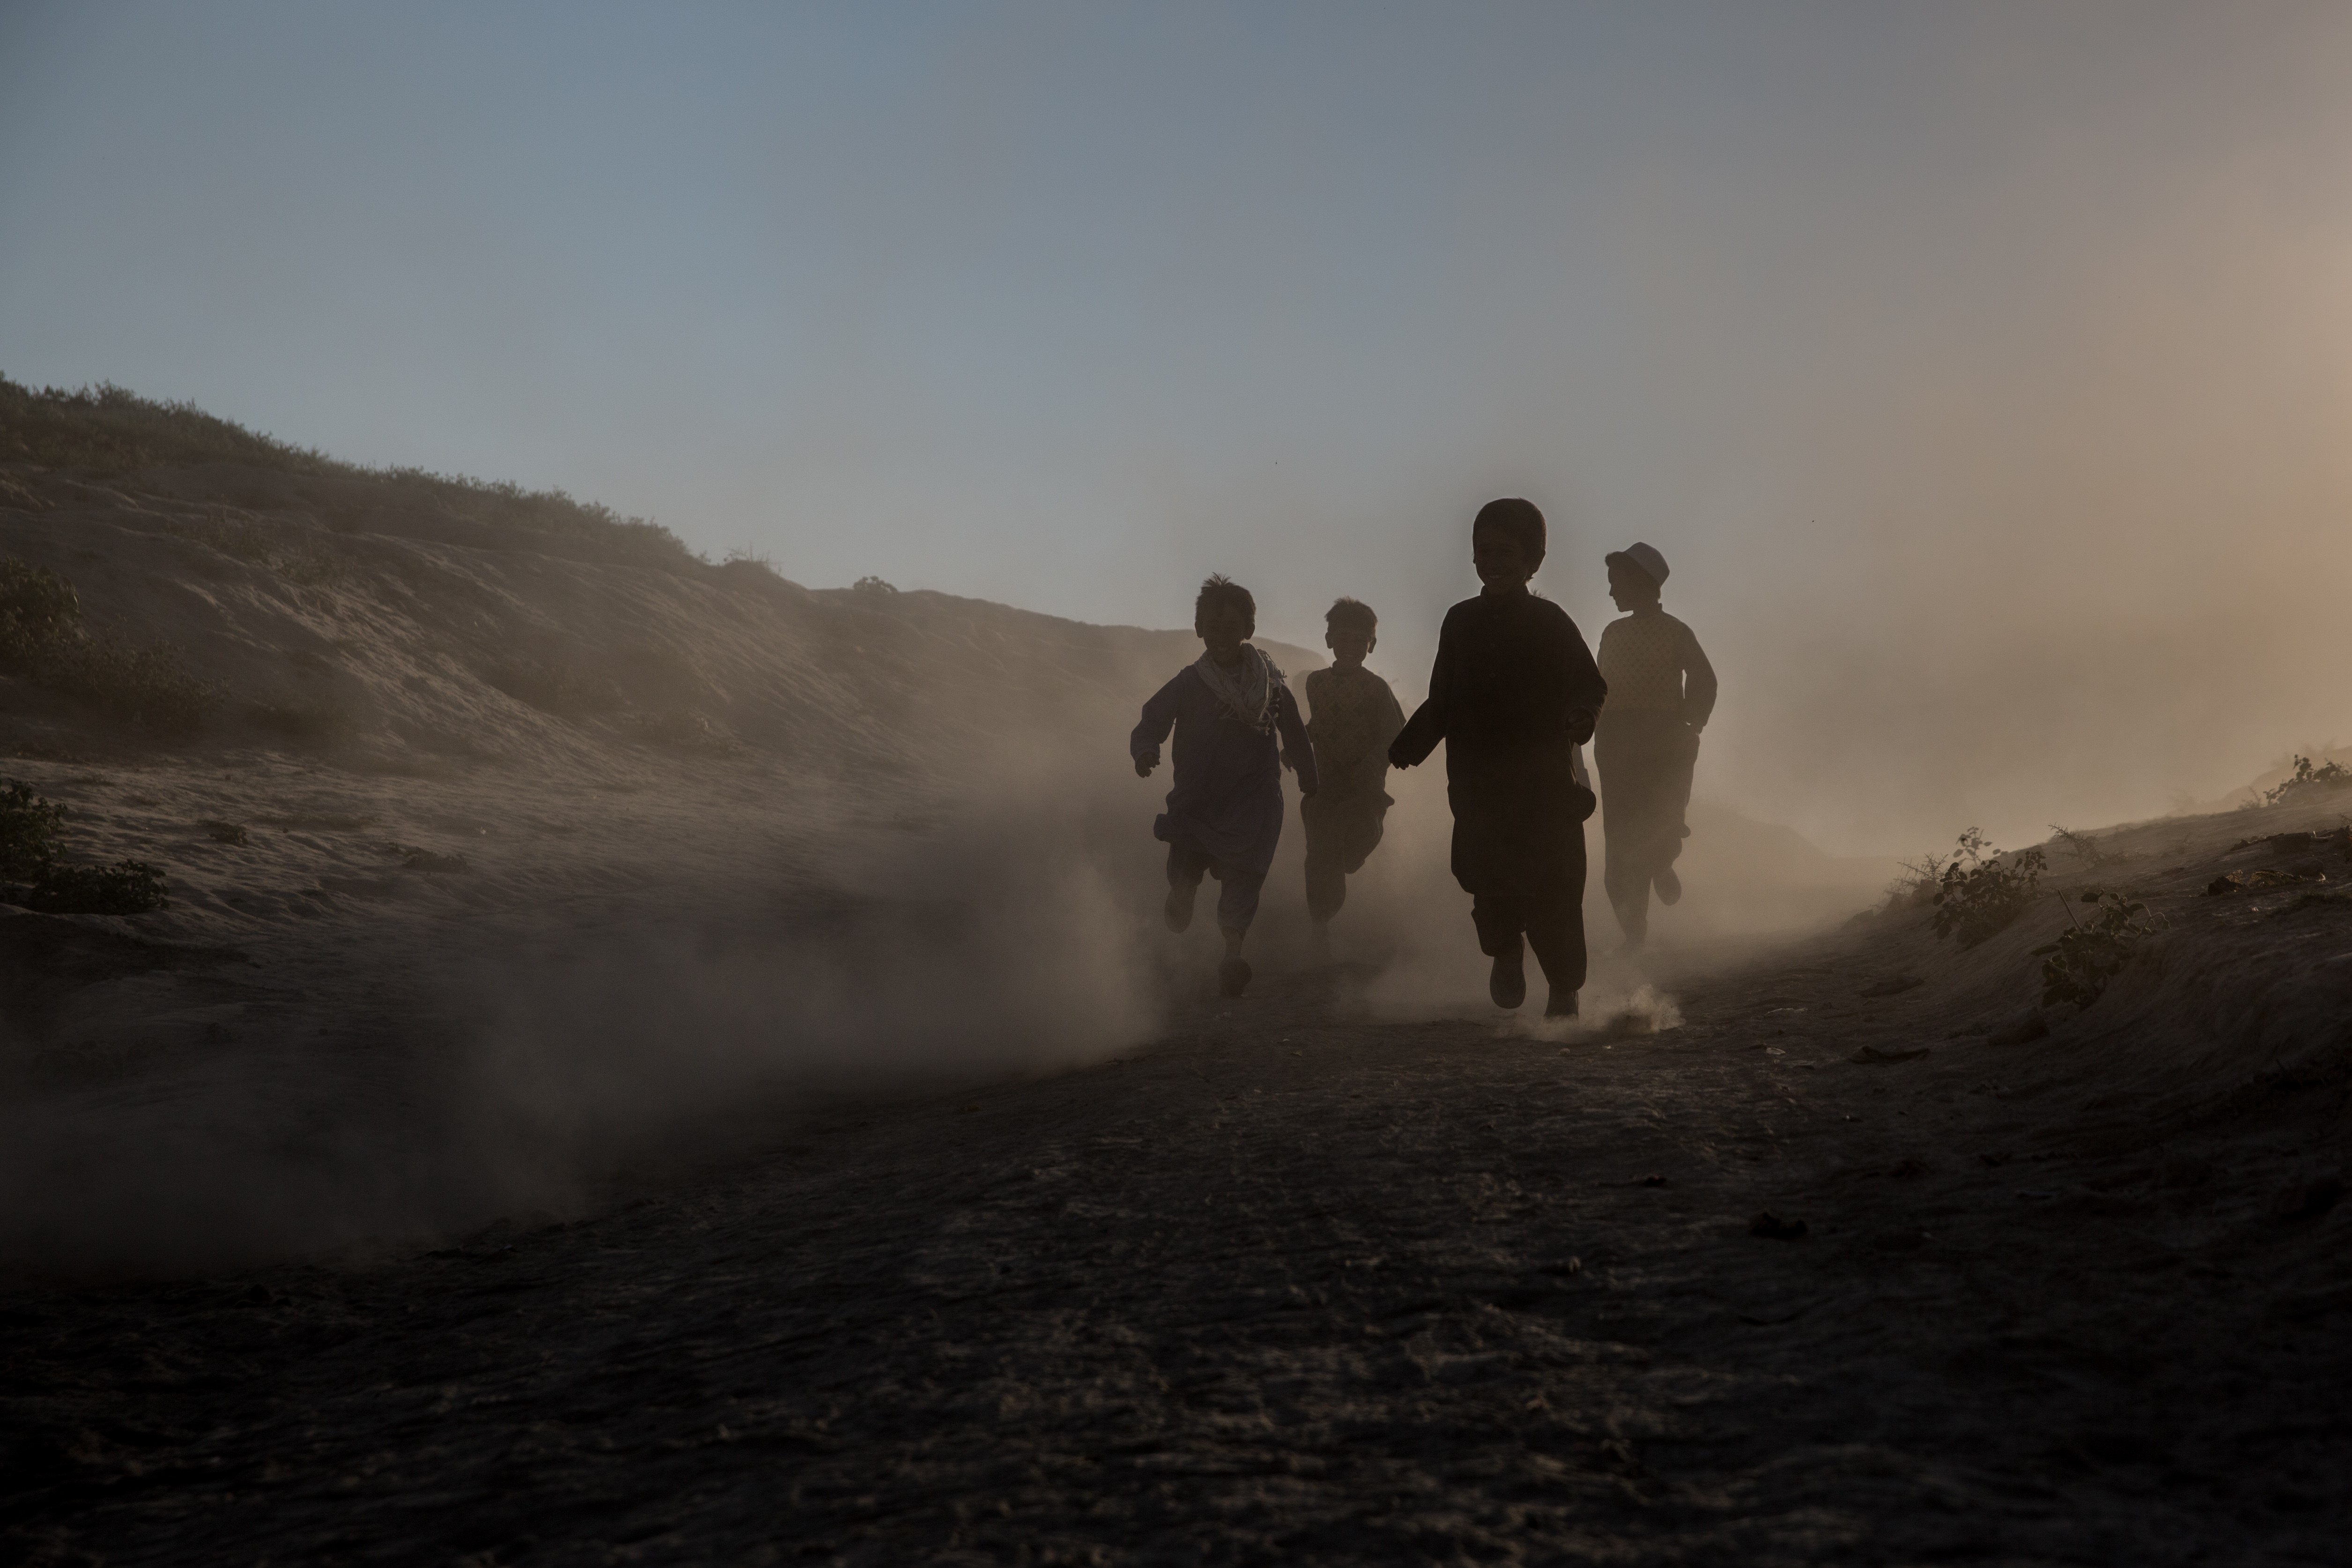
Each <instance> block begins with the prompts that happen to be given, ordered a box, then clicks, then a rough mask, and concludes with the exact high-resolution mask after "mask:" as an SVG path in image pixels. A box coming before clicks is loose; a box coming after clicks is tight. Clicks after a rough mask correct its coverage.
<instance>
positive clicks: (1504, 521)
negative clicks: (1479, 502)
mask: <svg viewBox="0 0 2352 1568" xmlns="http://www.w3.org/2000/svg"><path fill="white" fill-rule="evenodd" d="M1482 528H1491V529H1494V530H1496V531H1497V532H1500V533H1502V534H1503V535H1505V536H1506V537H1507V538H1511V539H1516V540H1517V541H1518V542H1519V548H1520V549H1521V550H1524V551H1526V552H1527V556H1528V562H1529V563H1532V564H1536V565H1540V564H1542V563H1543V558H1544V515H1543V513H1541V512H1539V511H1538V510H1536V503H1535V502H1533V501H1531V500H1519V499H1518V498H1517V497H1516V496H1513V497H1509V498H1507V499H1506V500H1490V501H1488V502H1487V503H1486V505H1485V506H1482V507H1480V508H1479V509H1478V516H1477V519H1476V521H1474V522H1472V523H1471V524H1470V531H1471V532H1472V533H1473V534H1475V533H1476V532H1477V531H1479V530H1480V529H1482Z"/></svg>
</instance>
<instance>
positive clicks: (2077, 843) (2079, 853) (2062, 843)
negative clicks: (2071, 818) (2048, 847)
mask: <svg viewBox="0 0 2352 1568" xmlns="http://www.w3.org/2000/svg"><path fill="white" fill-rule="evenodd" d="M2050 837H2051V841H2052V842H2053V843H2054V844H2056V845H2057V846H2058V847H2060V848H2062V849H2063V850H2065V851H2066V853H2068V854H2069V855H2072V856H2073V857H2074V858H2075V859H2077V860H2079V861H2081V862H2082V863H2083V864H2084V866H2087V867H2092V868H2096V867H2100V866H2104V865H2105V864H2107V863H2108V862H2109V861H2111V860H2113V859H2114V858H2115V856H2114V855H2113V854H2112V853H2111V852H2110V851H2108V850H2107V849H2106V848H2105V847H2103V846H2102V845H2101V844H2100V843H2099V841H2098V840H2097V839H2095V838H2094V837H2091V836H2090V835H2089V834H2087V833H2075V832H2072V831H2070V830H2069V829H2066V828H2063V827H2061V826H2058V825H2057V824H2056V823H2054V822H2053V823H2052V824H2051V825H2050Z"/></svg>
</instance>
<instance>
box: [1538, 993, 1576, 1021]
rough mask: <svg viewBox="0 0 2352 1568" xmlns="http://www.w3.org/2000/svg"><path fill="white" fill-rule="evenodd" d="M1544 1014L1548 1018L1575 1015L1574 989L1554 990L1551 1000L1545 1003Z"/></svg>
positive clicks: (1571, 1016)
mask: <svg viewBox="0 0 2352 1568" xmlns="http://www.w3.org/2000/svg"><path fill="white" fill-rule="evenodd" d="M1544 1016H1545V1017H1547V1018H1573V1017H1575V1016H1576V993H1575V992H1573V991H1554V992H1553V993H1552V994H1551V1000H1550V1001H1549V1002H1546V1003H1545V1004H1544Z"/></svg>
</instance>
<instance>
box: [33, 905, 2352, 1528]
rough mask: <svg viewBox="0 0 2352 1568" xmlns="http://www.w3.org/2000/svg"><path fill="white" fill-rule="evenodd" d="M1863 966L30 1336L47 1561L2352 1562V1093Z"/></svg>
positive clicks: (864, 1129)
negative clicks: (2093, 1072) (2302, 1204)
mask: <svg viewBox="0 0 2352 1568" xmlns="http://www.w3.org/2000/svg"><path fill="white" fill-rule="evenodd" d="M1856 951H1857V950H1856V948H1855V944H1854V942H1853V941H1852V940H1848V941H1846V942H1844V944H1843V945H1840V944H1839V943H1836V942H1830V943H1824V944H1822V945H1821V946H1819V947H1818V948H1816V949H1815V950H1812V951H1810V952H1806V953H1801V954H1797V955H1794V956H1793V957H1791V956H1790V955H1783V956H1782V958H1781V959H1780V961H1778V962H1777V963H1773V964H1770V965H1767V966H1761V967H1759V968H1755V969H1752V970H1751V971H1749V972H1748V973H1745V974H1742V975H1737V976H1733V977H1731V978H1727V979H1721V980H1717V981H1715V982H1712V983H1706V984H1698V985H1696V986H1693V987H1690V988H1687V989H1685V992H1684V994H1683V996H1682V1005H1683V1008H1684V1012H1685V1019H1686V1022H1685V1026H1683V1027H1681V1028H1678V1029H1675V1030H1672V1031H1669V1032H1667V1033H1665V1034H1663V1035H1659V1036H1655V1037H1634V1038H1626V1039H1620V1040H1616V1041H1613V1042H1585V1043H1579V1044H1572V1045H1566V1046H1563V1045H1561V1044H1559V1043H1556V1042H1549V1041H1545V1040H1541V1039H1537V1038H1531V1037H1514V1036H1511V1035H1507V1034H1502V1033H1498V1031H1497V1030H1496V1028H1495V1027H1494V1026H1490V1025H1487V1024H1484V1023H1478V1022H1470V1021H1456V1022H1444V1023H1433V1024H1432V1023H1414V1024H1399V1023H1385V1024H1384V1023H1379V1022H1371V1021H1367V1020H1365V1019H1364V1018H1362V1017H1361V1016H1358V1014H1357V1012H1356V1010H1355V1009H1353V1008H1352V1007H1351V1006H1350V1005H1349V1003H1348V1001H1347V998H1346V976H1345V975H1344V974H1342V975H1340V976H1339V977H1338V978H1337V980H1336V982H1335V980H1334V979H1333V977H1330V976H1324V977H1310V976H1296V977H1287V978H1286V977H1283V976H1270V977H1268V979H1267V980H1266V982H1265V983H1264V984H1263V985H1262V988H1261V989H1262V993H1263V994H1260V995H1257V996H1255V997H1253V998H1252V999H1251V1000H1249V1001H1246V1002H1244V1003H1239V1004H1216V1005H1202V1006H1201V1007H1199V1008H1198V1009H1196V1010H1194V1011H1193V1012H1192V1013H1190V1014H1189V1015H1187V1016H1183V1017H1181V1019H1180V1020H1179V1022H1178V1025H1177V1027H1176V1029H1175V1032H1174V1033H1173V1034H1172V1035H1171V1037H1169V1038H1167V1039H1166V1040H1164V1041H1163V1042H1162V1043H1160V1045H1158V1046H1156V1047H1153V1048H1151V1049H1150V1050H1149V1051H1147V1052H1145V1053H1143V1054H1142V1055H1140V1056H1139V1057H1136V1058H1132V1059H1129V1060H1128V1061H1125V1062H1122V1063H1116V1064H1112V1065H1110V1066H1107V1067H1103V1068H1096V1069H1092V1070H1087V1071H1084V1072H1077V1073H1072V1074H1069V1075H1066V1076H1064V1077H1060V1078H1056V1079H1049V1080H1045V1081H1042V1082H1030V1083H1023V1084H1012V1085H1006V1086H1003V1087H1000V1088H996V1089H990V1090H987V1091H985V1092H982V1093H978V1094H964V1095H959V1096H954V1097H950V1098H946V1099H940V1100H934V1101H930V1102H927V1103H922V1104H917V1105H913V1106H898V1107H892V1108H887V1109H867V1110H848V1111H843V1112H838V1113H834V1114H832V1115H830V1117H829V1118H828V1119H825V1120H821V1121H815V1122H812V1123H811V1124H810V1125H808V1126H807V1127H806V1128H804V1129H803V1131H801V1132H800V1133H799V1134H798V1140H799V1141H798V1142H796V1143H794V1144H793V1146H791V1147H790V1148H788V1149H785V1150H783V1151H782V1152H773V1153H771V1154H769V1155H766V1156H763V1157H761V1158H760V1159H758V1160H756V1161H753V1162H751V1163H740V1164H734V1165H730V1166H727V1167H724V1168H718V1169H713V1170H709V1171H706V1172H703V1173H700V1174H698V1175H696V1176H693V1177H691V1178H690V1179H687V1180H684V1181H680V1182H677V1183H675V1184H671V1185H670V1186H668V1187H667V1188H666V1189H664V1190H663V1191H662V1192H661V1194H660V1195H657V1196H654V1197H647V1198H644V1199H641V1200H639V1201H637V1202H635V1204H634V1205H630V1206H627V1207H625V1208H622V1209H620V1210H618V1211H617V1212H614V1213H611V1214H608V1215H604V1216H603V1217H599V1218H594V1219H591V1220H588V1221H584V1222H582V1223H578V1224H573V1225H570V1226H554V1227H550V1228H545V1229H540V1230H534V1231H529V1232H509V1233H503V1234H501V1233H493V1234H491V1235H488V1236H485V1237H478V1238H476V1239H475V1240H473V1241H471V1242H469V1243H468V1244H467V1245H466V1246H465V1247H460V1248H456V1249H451V1250H446V1251H436V1252H434V1253H431V1254H429V1255H425V1256H422V1257H415V1258H405V1259H402V1260H399V1261H395V1262H390V1263H386V1264H383V1265H381V1266H378V1267H375V1268H367V1269H328V1268H311V1267H306V1268H280V1269H274V1270H269V1271H264V1272H260V1273H255V1274H250V1275H245V1276H240V1277H238V1278H236V1279H224V1280H209V1281H205V1282H202V1283H194V1284H183V1285H168V1286H150V1287H137V1288H117V1289H104V1290H86V1291H80V1292H77V1293H74V1294H70V1295H64V1296H58V1295H30V1294H18V1295H16V1296H15V1297H14V1298H13V1299H11V1300H7V1301H6V1302H5V1316H0V1343H5V1347H6V1357H5V1361H6V1365H7V1367H8V1369H9V1372H8V1384H9V1386H8V1388H7V1394H8V1396H9V1398H8V1408H9V1410H10V1412H11V1421H10V1425H11V1426H13V1427H14V1435H13V1437H12V1446H13V1452H12V1454H11V1455H10V1458H9V1462H8V1466H7V1472H8V1475H9V1478H10V1480H9V1484H8V1487H7V1492H8V1497H7V1500H6V1504H5V1507H6V1512H5V1526H6V1532H7V1533H6V1537H5V1539H6V1540H7V1541H8V1542H9V1554H10V1555H11V1556H16V1557H22V1558H25V1559H28V1560H30V1561H33V1562H37V1563H82V1562H105V1563H165V1562H170V1563H189V1562H224V1563H227V1562H252V1563H260V1562H265V1561H267V1562H276V1563H292V1562H300V1563H359V1562H373V1561H384V1562H457V1561H467V1562H473V1563H525V1562H528V1563H603V1562H706V1561H730V1562H732V1561H746V1562H760V1561H772V1560H792V1561H818V1562H825V1561H833V1562H845V1563H877V1564H880V1563H912V1562H950V1563H956V1562H971V1563H981V1562H991V1563H993V1562H1024V1563H1085V1562H1171V1563H1176V1562H1182V1563H1202V1562H1214V1563H1225V1562H1232V1563H1240V1562H1267V1561H1276V1560H1280V1561H1286V1562H1350V1561H1384V1562H1404V1561H1414V1562H1418V1561H1433V1562H1471V1561H1475V1562H1608V1563H1741V1564H1754V1563H1822V1562H1852V1563H1925V1562H1969V1563H2189V1562H2215V1563H2332V1562H2340V1561H2341V1556H2340V1553H2341V1551H2342V1546H2343V1541H2344V1539H2345V1535H2344V1531H2345V1528H2346V1526H2347V1521H2352V1490H2347V1474H2352V1463H2347V1461H2352V1417H2347V1414H2346V1410H2345V1406H2344V1401H2343V1391H2344V1390H2345V1389H2346V1388H2347V1387H2352V1341H2347V1338H2346V1333H2345V1331H2346V1329H2347V1324H2352V1268H2347V1266H2346V1263H2345V1261H2344V1255H2345V1247H2344V1245H2343V1243H2344V1239H2345V1237H2346V1234H2347V1226H2346V1220H2347V1214H2352V1205H2347V1207H2341V1208H2338V1209H2336V1211H2335V1212H2333V1213H2332V1214H2328V1215H2322V1216H2320V1217H2318V1218H2316V1219H2312V1220H2309V1221H2305V1222H2299V1223H2298V1222H2290V1221H2286V1220H2282V1219H2279V1218H2276V1217H2273V1215H2271V1214H2270V1213H2269V1212H2268V1210H2267V1209H2266V1207H2265V1205H2266V1202H2267V1201H2268V1200H2269V1198H2270V1197H2271V1195H2272V1194H2273V1191H2274V1190H2275V1189H2276V1188H2277V1187H2278V1186H2279V1184H2280V1183H2282V1182H2285V1181H2290V1180H2291V1179H2293V1178H2294V1175H2295V1174H2296V1173H2297V1172H2298V1171H2301V1170H2304V1169H2305V1168H2307V1166H2308V1163H2309V1159H2310V1148H2311V1144H2312V1139H2313V1137H2314V1136H2315V1133H2314V1131H2313V1129H2314V1128H2318V1129H2321V1130H2322V1131H2325V1130H2326V1129H2328V1128H2334V1129H2335V1130H2336V1131H2335V1132H2333V1133H2329V1134H2326V1135H2327V1136H2334V1137H2337V1138H2339V1139H2340V1135H2341V1127H2342V1095H2341V1092H2340V1089H2329V1088H2321V1089H2315V1090H2314V1091H2313V1092H2312V1093H2298V1092H2296V1090H2295V1089H2294V1086H2290V1087H2289V1088H2288V1089H2284V1090H2280V1091H2278V1092H2277V1093H2276V1094H2274V1095H2273V1097H2272V1099H2271V1100H2266V1101H2264V1102H2263V1104H2261V1105H2256V1106H2253V1107H2252V1108H2251V1109H2247V1108H2240V1109H2238V1110H2233V1111H2232V1112H2231V1115H2230V1117H2229V1118H2227V1119H2223V1120H2221V1121H2216V1120H2214V1119H2212V1118H2211V1117H2209V1118H2208V1119H2207V1122H2206V1124H2205V1125H2203V1126H2202V1127H2201V1128H2200V1126H2198V1125H2192V1124H2189V1123H2187V1122H2181V1123H2177V1124H2168V1125H2164V1126H2157V1125H2155V1124H2153V1123H2152V1122H2149V1121H2146V1120H2144V1119H2139V1110H2138V1109H2136V1107H2135V1104H2133V1103H2129V1102H2123V1101H2124V1100H2125V1097H2121V1096H2109V1097H2108V1100H2109V1102H2108V1103H2105V1104H2104V1105H2092V1106H2089V1107H2088V1108H2085V1106H2084V1104H2083V1103H2080V1102H2077V1101H2073V1100H2068V1101H2067V1102H2066V1103H2065V1105H2064V1106H2063V1108H2062V1107H2061V1106H2060V1105H2059V1104H2058V1103H2057V1102H2058V1101H2059V1100H2063V1098H2064V1097H2063V1095H2060V1094H2058V1093H2056V1092H2054V1091H2053V1092H2046V1093H2045V1092H2042V1087H2043V1086H2045V1080H2046V1079H2047V1078H2048V1073H2047V1070H2046V1068H2044V1067H2043V1066H2042V1065H2041V1064H2042V1063H2043V1062H2045V1061H2046V1060H2047V1059H2048V1058H2047V1057H2046V1056H2043V1057H2037V1056H2035V1055H2034V1054H2033V1052H2034V1047H2011V1048H2008V1049H2006V1050H2004V1049H2002V1048H2000V1047H1991V1046H1989V1045H1986V1044H1984V1043H1982V1042H1981V1041H1980V1040H1976V1039H1964V1040H1961V1041H1958V1042H1951V1041H1948V1039H1947V1034H1948V1028H1947V1027H1946V1026H1948V1024H1949V1023H1950V1022H1951V1020H1950V1019H1948V1018H1947V1017H1939V1016H1937V1008H1936V1006H1935V1005H1933V1004H1932V1002H1931V1001H1925V1000H1923V999H1921V998H1919V997H1918V996H1916V995H1911V996H1897V997H1895V998H1893V999H1890V1000H1887V1001H1884V1002H1872V1001H1864V1000H1859V999H1857V997H1856V992H1857V990H1858V989H1859V985H1858V981H1859V980H1861V979H1865V978H1867V974H1866V973H1864V972H1859V971H1858V969H1857V962H1858V961H1857V959H1856V957H1855V953H1856ZM1335 985H1336V994H1335ZM1864 1044H1874V1045H1875V1046H1876V1047H1879V1048H1880V1049H1882V1050H1885V1051H1889V1052H1892V1051H1894V1050H1895V1049H1896V1048H1897V1047H1903V1046H1905V1045H1906V1044H1911V1045H1914V1046H1916V1045H1927V1046H1929V1047H1931V1049H1932V1054H1931V1055H1929V1056H1927V1057H1926V1058H1915V1059H1912V1060H1907V1061H1902V1062H1895V1063H1874V1064H1861V1063H1855V1062H1853V1061H1850V1060H1848V1059H1847V1058H1850V1057H1852V1056H1853V1055H1854V1054H1855V1052H1856V1051H1857V1050H1858V1049H1859V1048H1860V1047H1862V1046H1863V1045H1864ZM1765 1210H1769V1211H1770V1212H1771V1213H1772V1214H1773V1215H1777V1216H1780V1217H1782V1218H1784V1219H1789V1220H1797V1219H1801V1220H1803V1221H1804V1222H1806V1225H1807V1227H1808V1232H1809V1234H1807V1235H1806V1236H1805V1237H1803V1238H1802V1239H1801V1240H1794V1241H1782V1240H1774V1239H1767V1238H1762V1237H1756V1236H1752V1235H1751V1234H1750V1233H1749V1232H1750V1220H1751V1218H1752V1216H1754V1215H1757V1214H1758V1213H1759V1211H1765Z"/></svg>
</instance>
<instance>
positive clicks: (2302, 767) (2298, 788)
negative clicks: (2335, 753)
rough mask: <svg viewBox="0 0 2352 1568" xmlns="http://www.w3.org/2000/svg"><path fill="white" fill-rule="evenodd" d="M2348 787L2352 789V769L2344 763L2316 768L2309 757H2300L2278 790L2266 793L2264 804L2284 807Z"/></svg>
mask: <svg viewBox="0 0 2352 1568" xmlns="http://www.w3.org/2000/svg"><path fill="white" fill-rule="evenodd" d="M2347 787H2352V768H2347V767H2346V766H2345V765H2344V764H2343V763H2320V764H2319V765H2318V766H2317V767H2314V766H2312V763H2311V759H2310V758H2309V757H2305V756H2298V757H2296V758H2295V759H2294V773H2291V774H2289V775H2288V776H2287V778H2286V779H2285V781H2284V782H2283V783H2281V784H2279V785H2278V786H2277V787H2276V788H2274V789H2271V790H2267V791H2265V792H2264V793H2263V805H2286V804H2287V803H2288V802H2290V801H2297V800H2305V799H2308V798H2309V797H2311V796H2313V795H2327V794H2330V793H2332V792H2334V791H2336V790H2339V789H2344V788H2347Z"/></svg>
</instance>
